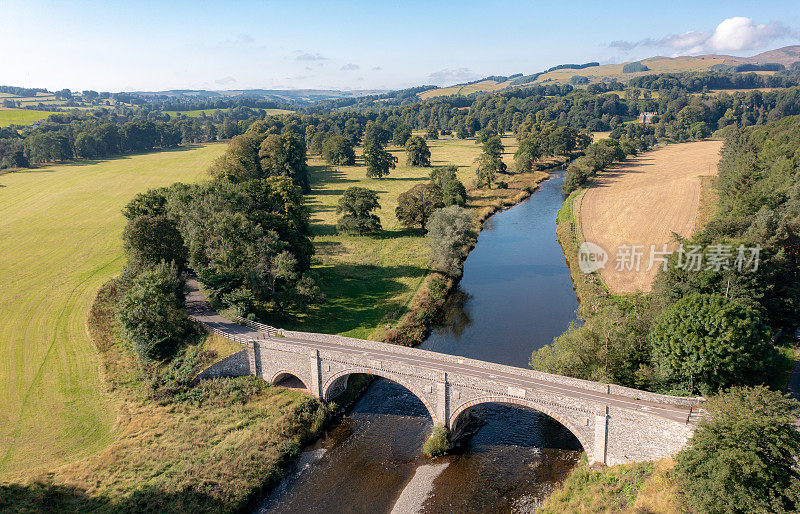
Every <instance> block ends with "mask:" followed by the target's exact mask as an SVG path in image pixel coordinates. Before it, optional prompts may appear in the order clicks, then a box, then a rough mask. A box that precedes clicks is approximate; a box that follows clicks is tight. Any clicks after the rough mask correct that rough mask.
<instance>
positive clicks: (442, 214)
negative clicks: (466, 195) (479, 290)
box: [427, 205, 474, 276]
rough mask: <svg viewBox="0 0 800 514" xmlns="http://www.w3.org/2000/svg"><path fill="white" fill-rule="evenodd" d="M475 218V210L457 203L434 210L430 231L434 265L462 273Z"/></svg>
mask: <svg viewBox="0 0 800 514" xmlns="http://www.w3.org/2000/svg"><path fill="white" fill-rule="evenodd" d="M473 219H474V217H473V215H472V212H470V211H469V210H468V209H465V208H463V207H459V206H457V205H451V206H450V207H445V208H444V209H439V210H437V211H436V212H434V213H433V216H431V220H430V223H429V225H428V235H427V241H428V246H429V247H430V249H431V261H432V267H433V269H435V270H437V271H441V272H442V273H445V274H447V275H450V276H458V275H460V274H461V266H462V262H463V260H464V255H465V254H466V250H467V246H468V245H469V244H470V243H471V242H472V239H473V238H474V232H473V229H472V227H473Z"/></svg>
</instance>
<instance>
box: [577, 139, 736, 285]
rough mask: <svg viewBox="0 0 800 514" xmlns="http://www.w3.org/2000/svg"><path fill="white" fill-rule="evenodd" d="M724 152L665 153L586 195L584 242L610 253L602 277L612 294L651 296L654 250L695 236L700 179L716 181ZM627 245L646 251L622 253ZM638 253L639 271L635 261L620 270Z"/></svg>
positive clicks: (686, 148)
mask: <svg viewBox="0 0 800 514" xmlns="http://www.w3.org/2000/svg"><path fill="white" fill-rule="evenodd" d="M721 149H722V141H698V142H694V143H682V144H676V145H669V146H666V147H662V148H659V149H657V150H654V151H652V152H647V153H645V154H642V155H641V156H639V157H637V158H635V159H632V160H631V161H629V162H626V163H625V164H623V165H620V166H618V167H616V168H613V169H611V170H609V171H607V172H604V173H601V174H600V175H599V177H598V179H597V181H596V184H595V185H594V186H593V187H592V188H591V189H589V190H588V191H586V193H585V194H584V196H583V199H582V201H581V205H580V214H579V216H580V221H581V229H582V232H583V241H587V242H592V243H596V244H598V245H600V247H602V248H603V249H604V250H605V251H606V252H607V253H608V262H607V263H606V265H605V267H604V268H603V269H602V271H601V274H602V277H603V280H604V281H605V283H606V285H607V286H608V289H609V291H611V292H612V293H630V292H633V291H643V292H648V291H650V289H651V288H652V285H653V280H654V278H655V276H656V273H657V271H658V267H659V265H660V263H659V262H658V261H655V262H654V265H653V267H652V268H651V269H650V270H648V269H647V268H648V267H649V264H650V252H651V245H655V250H656V251H660V250H661V249H662V245H663V244H669V243H671V241H672V232H676V233H678V234H681V235H683V236H688V235H689V234H691V233H692V232H693V231H694V229H695V228H696V225H697V213H698V204H699V199H700V189H701V188H700V177H701V176H708V175H716V173H717V162H718V161H719V157H720V150H721ZM622 245H627V246H629V247H634V246H640V247H641V249H637V250H633V249H631V250H629V251H626V250H625V249H624V248H623V249H622V250H621V251H620V246H622ZM668 248H669V249H673V248H674V245H671V246H669V247H668ZM628 252H629V253H628ZM639 252H641V257H640V261H639V271H636V266H635V261H634V260H633V259H624V264H625V266H624V268H623V269H621V270H620V269H618V268H619V264H620V262H619V261H618V257H619V256H620V255H624V254H626V253H627V254H628V255H630V256H632V255H635V254H636V253H639ZM631 263H633V265H632V266H630V268H632V269H628V268H629V266H628V265H629V264H631Z"/></svg>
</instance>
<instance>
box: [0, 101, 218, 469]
mask: <svg viewBox="0 0 800 514" xmlns="http://www.w3.org/2000/svg"><path fill="white" fill-rule="evenodd" d="M3 112H6V111H3ZM25 112H29V111H25ZM224 150H225V145H224V144H222V143H218V144H212V145H205V146H196V147H191V148H181V149H177V150H173V151H164V152H158V153H151V154H143V155H136V156H129V157H121V158H117V159H111V160H106V161H100V162H89V163H80V164H74V165H63V166H52V167H47V168H40V169H36V170H30V171H25V172H17V173H10V174H6V175H2V176H0V282H1V283H2V284H3V287H2V288H0V313H2V317H0V384H3V385H4V390H3V394H2V395H0V477H3V476H10V475H13V474H15V473H17V472H22V471H25V472H26V473H30V472H31V471H32V470H36V469H52V468H53V467H54V466H55V465H59V464H62V463H64V462H67V461H70V460H73V459H75V458H77V457H80V456H83V455H88V454H91V453H93V452H96V451H97V450H99V449H100V448H102V447H104V446H106V445H107V444H109V443H110V442H111V441H112V430H111V429H112V426H113V425H114V423H115V421H116V420H117V419H118V416H119V414H120V413H119V412H118V410H117V408H116V403H115V402H114V401H112V400H111V397H110V396H109V393H108V390H107V387H106V384H104V383H103V379H102V378H101V373H100V366H99V358H98V356H97V352H96V351H95V349H94V347H93V346H92V344H91V342H90V341H89V338H88V336H87V333H86V325H85V324H86V317H87V313H88V310H89V307H90V305H91V303H92V300H93V299H94V295H95V292H96V291H97V289H98V287H99V286H100V285H101V284H102V283H104V282H105V281H107V280H108V279H109V278H110V277H112V276H114V275H116V274H117V273H118V272H119V270H120V268H121V266H122V264H123V254H122V240H121V237H120V235H121V232H122V228H123V225H124V218H123V217H122V214H121V213H120V209H121V208H122V206H123V205H125V204H126V203H127V202H128V201H129V200H130V199H131V198H132V197H133V196H134V194H135V193H137V192H140V191H144V190H146V189H148V188H150V187H155V186H163V185H168V184H171V183H173V182H175V181H178V180H182V181H193V180H199V179H201V178H203V177H204V176H205V170H206V168H207V167H208V165H209V163H210V162H211V161H212V160H213V159H214V158H215V157H216V156H217V155H220V154H221V153H222V152H223V151H224Z"/></svg>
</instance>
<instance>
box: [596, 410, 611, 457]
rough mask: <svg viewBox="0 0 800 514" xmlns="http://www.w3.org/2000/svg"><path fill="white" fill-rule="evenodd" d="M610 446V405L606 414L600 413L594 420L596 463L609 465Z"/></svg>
mask: <svg viewBox="0 0 800 514" xmlns="http://www.w3.org/2000/svg"><path fill="white" fill-rule="evenodd" d="M607 444H608V405H606V408H605V412H601V413H598V414H597V415H596V416H595V420H594V461H595V462H597V463H600V464H607V463H608V459H607V454H608V452H607V449H606V446H607Z"/></svg>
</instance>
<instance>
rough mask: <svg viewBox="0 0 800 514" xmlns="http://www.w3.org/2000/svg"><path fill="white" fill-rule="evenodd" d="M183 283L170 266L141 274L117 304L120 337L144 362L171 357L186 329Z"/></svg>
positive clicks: (183, 337)
mask: <svg viewBox="0 0 800 514" xmlns="http://www.w3.org/2000/svg"><path fill="white" fill-rule="evenodd" d="M183 287H184V283H183V279H182V278H181V277H180V276H179V275H178V272H177V270H176V268H175V266H174V265H173V264H165V263H161V264H159V265H157V266H155V267H154V268H152V269H148V270H145V271H143V272H142V273H141V274H140V275H139V276H138V277H136V278H135V279H134V280H133V284H132V286H131V288H130V290H129V291H128V292H127V294H126V295H125V297H124V298H123V299H122V302H120V305H119V310H118V316H119V321H120V324H121V326H122V333H123V335H124V336H125V338H126V339H128V340H129V341H130V342H131V343H132V345H133V349H134V351H135V352H136V354H137V355H138V356H139V358H140V359H142V360H143V361H151V360H160V359H165V358H168V357H171V356H172V355H173V354H174V353H175V351H176V350H177V349H178V347H179V346H180V345H181V344H182V343H183V342H184V339H185V337H186V335H187V331H188V327H189V318H188V317H187V315H186V309H185V306H184V296H183Z"/></svg>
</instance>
